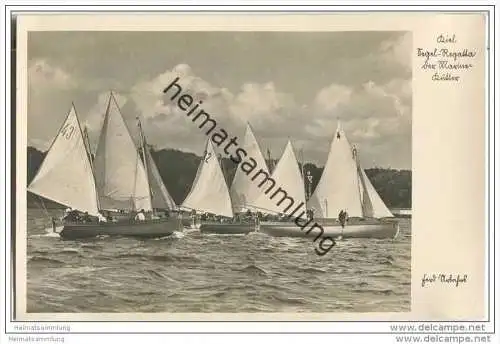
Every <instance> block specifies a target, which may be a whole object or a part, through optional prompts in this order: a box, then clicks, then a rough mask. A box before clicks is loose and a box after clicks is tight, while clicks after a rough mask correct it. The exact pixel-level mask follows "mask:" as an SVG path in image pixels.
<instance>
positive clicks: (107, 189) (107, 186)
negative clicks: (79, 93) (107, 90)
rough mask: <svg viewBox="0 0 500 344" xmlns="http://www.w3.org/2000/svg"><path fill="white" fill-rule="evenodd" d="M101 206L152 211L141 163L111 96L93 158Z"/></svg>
mask: <svg viewBox="0 0 500 344" xmlns="http://www.w3.org/2000/svg"><path fill="white" fill-rule="evenodd" d="M94 170H95V176H96V186H97V191H98V194H99V203H100V206H101V209H119V210H129V211H131V210H140V209H143V210H145V211H150V210H152V205H151V194H150V191H149V185H148V177H147V174H146V171H145V168H144V164H143V162H142V160H141V159H140V157H139V153H138V151H137V148H136V146H135V143H134V140H133V139H132V136H131V135H130V132H129V130H128V128H127V125H126V124H125V121H124V120H123V117H122V115H121V113H120V110H119V108H118V104H117V103H116V100H115V98H114V96H113V94H111V95H110V98H109V102H108V107H107V110H106V114H105V117H104V123H103V126H102V130H101V134H100V136H99V143H98V145H97V150H96V153H95V159H94Z"/></svg>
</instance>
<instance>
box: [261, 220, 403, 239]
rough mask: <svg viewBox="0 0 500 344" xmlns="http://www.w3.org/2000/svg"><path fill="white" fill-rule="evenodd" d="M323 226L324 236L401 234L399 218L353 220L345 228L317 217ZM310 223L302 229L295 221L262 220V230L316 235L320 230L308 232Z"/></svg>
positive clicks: (350, 236) (288, 235) (386, 235)
mask: <svg viewBox="0 0 500 344" xmlns="http://www.w3.org/2000/svg"><path fill="white" fill-rule="evenodd" d="M315 221H316V222H317V223H318V224H319V225H321V226H322V227H323V230H324V233H323V236H330V237H333V238H336V237H339V236H342V237H343V238H363V239H389V238H391V239H392V238H396V237H397V236H398V234H399V223H398V222H397V220H396V221H395V220H390V221H353V222H352V223H348V224H347V225H346V226H345V227H344V228H343V229H342V226H341V225H340V223H338V222H337V221H335V220H331V219H316V220H315ZM310 227H311V226H310V225H309V226H307V227H305V229H302V228H301V227H299V226H297V225H296V224H295V223H294V222H262V223H261V224H260V232H262V233H265V234H268V235H271V236H276V237H316V236H317V235H318V234H320V230H319V229H317V228H314V229H313V230H312V231H310V232H309V233H307V231H308V230H309V229H310Z"/></svg>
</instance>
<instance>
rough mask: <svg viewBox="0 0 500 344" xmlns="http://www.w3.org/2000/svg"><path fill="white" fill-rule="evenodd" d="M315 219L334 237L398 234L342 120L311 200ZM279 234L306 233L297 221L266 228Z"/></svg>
mask: <svg viewBox="0 0 500 344" xmlns="http://www.w3.org/2000/svg"><path fill="white" fill-rule="evenodd" d="M307 208H308V209H310V210H312V211H313V214H314V221H315V222H317V223H318V224H319V225H321V226H322V227H323V229H324V235H325V236H330V237H334V238H339V237H340V238H380V239H384V238H395V237H397V235H398V234H399V224H398V221H397V220H395V219H394V215H393V214H392V213H391V212H390V211H389V209H388V208H387V206H386V205H385V203H384V202H383V200H382V199H381V198H380V196H379V195H378V193H377V191H376V190H375V188H374V187H373V185H372V183H371V182H370V180H369V179H368V177H367V175H366V173H365V172H364V170H363V168H362V167H361V164H360V161H359V157H358V151H357V149H356V148H355V147H353V146H351V144H350V143H349V141H348V140H347V137H346V135H345V133H344V131H343V130H342V127H341V124H340V122H339V123H338V127H337V130H336V132H335V135H334V138H333V140H332V143H331V146H330V152H329V155H328V158H327V162H326V164H325V168H324V169H323V173H322V176H321V179H320V181H319V182H318V185H317V187H316V189H315V191H314V192H313V194H312V196H311V198H310V199H309V200H308V202H307ZM341 210H345V211H347V213H348V216H349V218H348V221H347V223H346V224H345V227H342V225H341V223H340V222H339V220H338V214H339V213H340V211H341ZM265 229H267V231H268V233H269V234H272V235H277V236H306V235H307V233H306V232H304V231H303V230H302V229H301V228H300V227H298V226H297V225H295V224H293V225H292V224H290V225H289V226H280V227H279V226H274V227H272V228H266V227H265V226H264V224H261V231H264V230H265Z"/></svg>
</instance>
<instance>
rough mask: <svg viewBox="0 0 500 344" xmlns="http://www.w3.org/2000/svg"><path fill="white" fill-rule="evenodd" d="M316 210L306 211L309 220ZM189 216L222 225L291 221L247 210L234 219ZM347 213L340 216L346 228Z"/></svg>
mask: <svg viewBox="0 0 500 344" xmlns="http://www.w3.org/2000/svg"><path fill="white" fill-rule="evenodd" d="M314 213H315V209H312V208H311V209H308V210H307V211H306V216H307V219H308V220H312V219H313V218H314ZM189 216H190V217H191V219H193V220H200V221H213V222H221V223H240V222H254V221H274V222H285V221H290V216H288V215H286V214H284V213H280V214H266V213H262V212H260V211H257V212H252V211H250V210H247V211H246V212H242V213H237V214H235V215H234V216H233V217H232V218H228V217H224V216H220V215H215V214H211V213H199V214H198V213H197V212H196V210H194V209H193V210H191V212H190V214H189ZM348 217H349V216H348V214H347V211H346V210H344V209H342V210H341V211H340V213H339V215H338V221H339V222H340V224H341V225H342V227H344V226H345V224H346V222H347V220H348Z"/></svg>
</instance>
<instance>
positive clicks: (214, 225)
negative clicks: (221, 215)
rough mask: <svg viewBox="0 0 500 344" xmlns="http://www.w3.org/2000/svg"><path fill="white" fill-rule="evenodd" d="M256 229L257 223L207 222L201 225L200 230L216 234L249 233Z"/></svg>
mask: <svg viewBox="0 0 500 344" xmlns="http://www.w3.org/2000/svg"><path fill="white" fill-rule="evenodd" d="M255 230H256V225H255V223H219V222H205V223H202V224H201V226H200V232H202V233H214V234H248V233H251V232H255Z"/></svg>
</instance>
